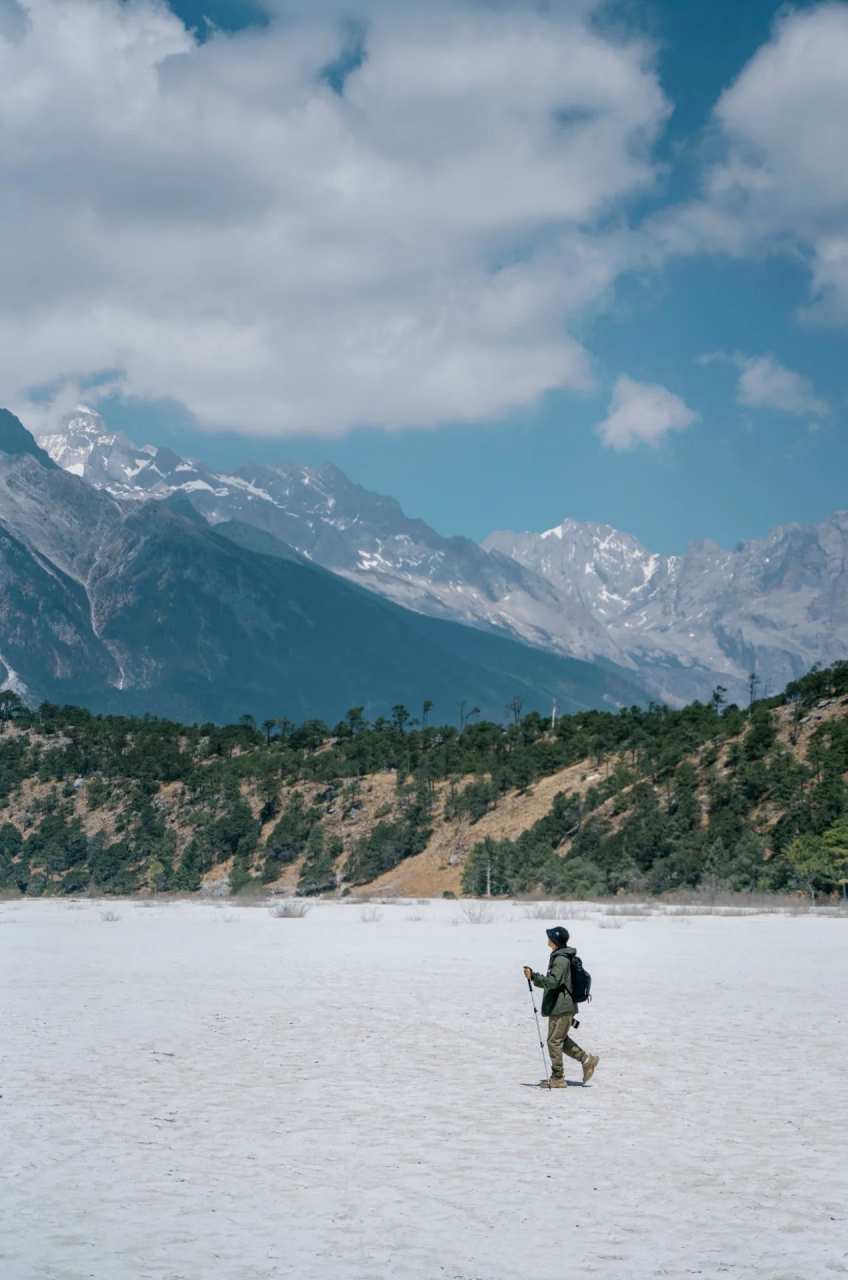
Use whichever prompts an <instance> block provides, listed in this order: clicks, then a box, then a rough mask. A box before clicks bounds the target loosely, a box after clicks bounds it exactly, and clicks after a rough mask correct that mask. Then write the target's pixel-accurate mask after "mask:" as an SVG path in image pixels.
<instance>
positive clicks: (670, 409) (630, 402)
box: [595, 376, 698, 450]
mask: <svg viewBox="0 0 848 1280" xmlns="http://www.w3.org/2000/svg"><path fill="white" fill-rule="evenodd" d="M697 417H698V415H697V413H695V412H694V410H692V409H690V408H689V407H688V405H687V404H686V403H685V402H684V401H683V400H681V398H680V396H676V395H675V394H674V392H673V391H669V390H668V388H667V387H660V386H652V385H651V384H649V383H646V382H634V381H633V379H632V378H628V377H626V376H622V377H620V378H619V379H618V382H616V384H615V387H614V388H613V393H612V399H611V401H610V407H609V412H608V414H607V416H606V418H605V419H604V421H603V422H601V423H599V425H598V426H597V427H596V428H595V430H596V432H597V433H598V435H599V436H600V437H601V440H602V441H603V442H604V444H605V445H607V446H608V447H609V448H611V449H618V450H623V449H633V448H635V447H636V445H638V444H649V445H658V444H659V442H660V440H662V438H663V436H665V435H666V434H667V433H668V432H669V431H682V430H683V429H684V428H685V427H688V426H691V424H692V423H693V422H694V421H695V420H696V419H697Z"/></svg>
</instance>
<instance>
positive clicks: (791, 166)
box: [658, 3, 848, 322]
mask: <svg viewBox="0 0 848 1280" xmlns="http://www.w3.org/2000/svg"><path fill="white" fill-rule="evenodd" d="M846 68H848V5H846V4H841V3H827V4H823V5H820V6H818V7H817V8H815V9H812V10H809V9H807V10H794V11H783V12H782V14H781V16H780V17H779V18H778V20H777V21H776V23H775V26H774V30H773V32H772V36H771V39H770V40H769V41H768V42H767V43H766V44H764V45H763V46H762V47H761V48H760V49H759V50H758V51H757V53H756V54H755V55H754V57H753V58H751V60H750V61H749V62H748V64H747V66H746V67H745V68H744V69H743V71H742V73H741V74H740V76H739V77H738V79H737V80H736V81H735V83H734V84H732V85H731V86H730V87H729V88H728V89H727V90H725V92H724V93H723V94H722V96H721V98H720V99H719V102H718V104H717V106H716V109H715V113H714V122H715V129H716V139H715V141H716V142H717V143H718V144H719V145H720V146H721V147H722V148H723V150H724V156H723V158H722V159H721V160H720V161H719V162H718V163H715V164H714V165H712V166H711V167H710V168H709V170H708V172H707V174H706V179H705V185H704V193H703V198H702V199H699V200H697V201H695V202H694V203H692V204H690V205H689V206H688V207H686V208H683V209H681V210H678V211H675V212H673V213H671V214H668V215H665V216H664V217H662V218H661V219H659V220H658V227H659V229H660V230H661V234H662V236H663V238H664V239H665V242H666V244H667V246H669V247H670V248H672V249H673V250H676V251H682V252H693V251H701V250H705V249H706V250H720V251H724V252H729V253H731V254H735V255H749V254H756V253H762V252H787V253H789V254H791V255H792V256H793V257H795V258H797V257H798V256H799V255H800V256H802V257H803V258H804V259H805V260H806V261H807V262H808V264H809V267H810V271H811V286H812V299H813V306H812V308H811V311H810V314H811V315H814V316H816V317H817V318H818V319H820V320H823V321H830V322H842V321H845V320H848V165H846V163H845V157H846V155H848V74H846Z"/></svg>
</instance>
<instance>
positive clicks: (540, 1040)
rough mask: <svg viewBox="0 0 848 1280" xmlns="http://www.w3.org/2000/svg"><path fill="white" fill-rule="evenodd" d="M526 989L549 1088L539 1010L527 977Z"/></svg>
mask: <svg viewBox="0 0 848 1280" xmlns="http://www.w3.org/2000/svg"><path fill="white" fill-rule="evenodd" d="M527 990H528V991H529V992H530V999H531V1000H532V1002H533V1016H534V1017H535V1019H536V1030H537V1031H538V1033H539V1048H540V1049H541V1050H542V1070H543V1071H544V1073H545V1078H546V1079H547V1082H548V1089H549V1090H550V1087H551V1077H550V1075H549V1073H548V1063H547V1059H546V1058H545V1045H544V1041H543V1040H542V1028H541V1027H540V1026H539V1010H538V1009H537V1008H536V997H535V996H534V995H533V983H532V982H531V981H530V979H529V978H528V979H527Z"/></svg>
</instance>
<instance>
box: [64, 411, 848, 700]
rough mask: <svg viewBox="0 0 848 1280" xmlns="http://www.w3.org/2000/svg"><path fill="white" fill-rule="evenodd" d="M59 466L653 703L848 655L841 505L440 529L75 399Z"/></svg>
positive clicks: (338, 485)
mask: <svg viewBox="0 0 848 1280" xmlns="http://www.w3.org/2000/svg"><path fill="white" fill-rule="evenodd" d="M40 443H41V445H42V446H43V448H44V449H45V450H46V451H47V452H48V453H49V455H50V456H51V458H53V459H54V461H55V462H57V463H58V464H59V465H60V466H62V467H64V468H65V469H66V470H71V471H73V472H74V474H76V475H79V476H82V477H83V478H84V479H85V480H87V481H88V482H89V483H91V484H93V485H94V486H96V487H98V488H103V489H107V490H108V491H109V492H110V493H111V494H112V495H113V496H115V497H119V498H165V497H168V496H169V495H171V494H174V493H177V492H180V491H181V492H183V493H185V494H186V495H187V496H188V498H189V499H190V501H191V502H192V504H193V505H194V507H195V508H196V509H197V510H199V511H200V512H201V513H202V514H203V515H204V516H205V518H206V519H207V520H208V521H209V522H210V523H211V524H213V525H214V524H216V523H219V522H221V521H227V520H237V521H241V522H242V523H243V524H248V525H254V526H255V527H257V528H259V529H262V530H264V531H265V532H266V533H268V534H271V535H273V536H274V537H276V538H278V539H281V540H282V541H284V542H286V543H288V544H289V545H290V546H292V547H294V548H295V549H296V550H297V551H299V552H300V553H302V554H303V555H305V556H307V557H308V558H309V559H311V560H312V561H313V562H314V563H316V564H319V565H321V566H323V567H324V568H327V569H330V570H332V571H333V572H335V573H338V574H341V575H342V576H344V577H347V578H350V579H352V580H354V581H356V582H358V583H360V584H361V585H363V586H366V587H368V588H369V589H370V590H372V591H376V592H378V593H379V594H381V595H384V596H387V597H389V598H390V599H393V600H395V601H397V602H398V603H399V604H403V605H405V606H406V607H408V608H410V609H413V610H415V611H417V612H420V613H425V614H430V615H432V616H435V617H442V618H450V619H454V620H456V621H461V622H464V623H467V624H470V625H472V626H476V627H482V628H485V629H489V630H505V631H507V632H509V633H510V634H511V635H513V636H514V637H517V638H519V639H521V640H523V641H524V642H525V643H528V644H531V645H534V646H536V647H538V648H544V649H548V650H552V651H554V652H558V653H562V654H568V655H572V656H575V657H579V658H588V659H593V660H598V659H600V660H606V661H609V662H613V663H615V664H616V665H617V666H620V667H625V668H629V669H630V670H631V671H632V672H633V673H634V675H637V676H638V678H639V679H640V680H641V682H642V683H643V684H644V685H645V687H646V688H647V689H648V690H649V691H650V692H651V693H652V694H653V695H654V696H655V697H658V698H660V699H663V700H668V701H672V702H681V701H688V700H690V699H692V698H696V697H699V698H707V697H709V695H710V693H711V691H712V689H713V688H714V687H715V685H716V684H717V683H721V684H723V685H725V686H726V687H727V689H728V694H729V696H731V697H733V698H736V699H742V698H744V697H745V691H746V684H747V678H748V675H749V674H750V672H752V671H754V672H756V674H757V675H758V677H759V679H760V682H761V685H760V690H761V692H764V691H765V690H766V689H771V690H772V691H775V690H777V689H779V688H781V687H782V686H783V685H784V684H785V683H786V682H787V681H788V680H791V679H793V678H794V677H795V676H797V675H799V674H801V673H802V672H803V671H806V670H808V669H809V668H810V666H812V665H813V663H815V662H822V663H828V662H831V661H834V660H835V659H837V658H843V657H844V658H848V573H847V572H846V562H847V559H848V514H846V513H838V514H836V515H834V516H831V517H830V518H829V519H828V520H825V521H823V522H822V524H821V525H819V526H817V527H815V528H814V527H812V526H802V525H787V526H785V527H781V528H777V529H774V530H772V532H771V533H770V534H769V535H768V537H766V538H765V539H762V540H761V541H753V542H746V543H742V544H740V545H739V546H738V547H736V548H735V549H734V550H733V551H723V550H721V549H720V548H719V547H718V546H716V545H715V544H714V543H711V542H698V543H693V544H692V545H691V546H690V547H689V549H688V550H687V551H686V553H685V554H684V555H682V556H669V555H660V554H655V553H652V552H650V551H648V550H646V548H645V547H643V546H642V545H641V543H639V542H638V540H637V539H636V538H634V537H631V536H630V535H629V534H626V533H620V532H618V531H617V530H615V529H612V528H610V527H609V526H606V525H596V524H591V523H585V524H581V523H580V522H578V521H576V520H564V521H563V523H562V524H561V525H558V526H557V527H556V528H554V529H550V530H548V531H547V532H546V533H542V534H536V533H513V532H510V531H501V532H496V533H492V534H491V535H490V536H489V537H488V538H486V540H485V541H484V543H483V544H482V546H478V545H477V544H476V543H474V542H472V541H471V540H470V539H468V538H461V537H455V538H445V537H442V535H440V534H438V533H437V532H436V531H435V530H434V529H431V528H430V526H429V525H427V524H425V523H424V522H423V521H421V520H414V519H410V518H409V517H407V516H406V515H405V514H404V512H403V511H402V509H401V507H400V505H399V504H398V503H397V502H396V501H395V499H394V498H390V497H384V496H381V495H379V494H376V493H371V492H369V491H368V490H367V489H363V488H362V487H361V486H360V485H357V484H354V483H352V482H351V481H350V480H349V479H348V478H347V477H346V476H345V475H344V474H343V473H342V472H341V471H339V470H338V469H337V468H336V467H334V466H331V465H329V464H327V465H324V466H321V467H303V466H298V465H295V464H293V463H286V464H283V465H275V466H259V465H256V464H254V463H247V464H245V465H244V466H241V467H239V468H237V470H235V471H234V472H215V471H212V470H210V468H208V467H206V466H205V465H204V464H203V463H202V462H198V461H196V460H193V459H182V458H179V457H177V455H176V454H175V453H173V452H172V451H171V450H169V449H156V448H154V447H153V446H150V445H145V446H143V447H138V446H136V445H135V444H133V443H132V441H130V440H128V439H127V438H126V437H125V436H123V435H121V434H120V433H116V432H112V431H110V430H109V428H108V427H107V426H106V424H105V423H104V422H103V420H102V418H100V416H99V415H98V414H96V413H94V412H92V411H91V410H89V409H80V410H79V411H78V412H77V413H76V414H74V415H72V416H70V417H69V418H68V419H66V420H65V421H64V422H63V423H62V425H61V427H60V429H59V430H57V431H56V432H55V433H53V434H51V435H47V436H42V437H41V438H40Z"/></svg>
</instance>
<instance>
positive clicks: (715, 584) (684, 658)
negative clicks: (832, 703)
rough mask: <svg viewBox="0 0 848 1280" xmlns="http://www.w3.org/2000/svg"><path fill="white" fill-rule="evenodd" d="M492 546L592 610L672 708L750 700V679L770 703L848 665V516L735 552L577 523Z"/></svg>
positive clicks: (505, 535) (495, 537) (790, 528)
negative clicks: (663, 544) (812, 676)
mask: <svg viewBox="0 0 848 1280" xmlns="http://www.w3.org/2000/svg"><path fill="white" fill-rule="evenodd" d="M483 545H484V547H486V548H487V549H489V550H492V551H495V550H497V551H500V552H501V553H502V554H503V555H508V556H511V557H512V558H513V559H515V560H517V561H518V563H519V564H521V565H523V566H524V567H525V568H528V569H532V570H534V571H535V572H536V573H539V574H540V575H542V576H544V577H545V578H547V579H548V581H549V582H550V583H551V584H552V585H553V586H554V587H555V588H556V590H557V592H558V594H559V595H560V597H561V599H563V600H569V601H572V600H573V601H575V602H577V603H579V604H580V605H581V606H583V607H584V608H586V609H587V610H589V611H590V612H591V613H592V615H593V617H595V618H596V619H597V620H598V621H600V622H603V624H604V626H605V627H606V628H607V631H608V634H609V636H610V637H611V639H613V640H614V641H615V643H616V645H617V647H618V648H619V649H620V650H621V651H622V652H623V653H626V654H627V655H628V657H629V658H630V659H632V661H633V662H635V663H636V665H637V666H638V667H639V668H640V669H642V670H643V671H644V672H646V673H647V674H648V681H649V684H650V686H651V687H652V688H654V689H658V690H659V691H662V690H663V686H664V690H665V693H666V695H667V696H669V697H671V698H681V697H686V698H689V697H696V696H698V697H702V698H703V697H705V696H707V695H708V693H709V689H708V687H707V686H708V685H710V684H715V682H716V680H717V679H720V680H721V683H723V684H725V685H726V686H727V687H728V689H729V690H730V691H731V693H732V695H733V696H734V697H736V698H739V697H741V696H742V695H743V689H744V684H745V680H746V678H747V676H748V675H749V674H750V673H751V672H754V673H755V674H756V675H757V676H758V678H759V680H760V687H759V691H760V693H763V694H764V693H765V692H766V691H767V690H770V691H771V692H772V693H774V692H776V691H777V690H779V689H781V688H783V686H784V685H785V684H786V683H787V682H788V681H790V680H792V679H794V678H795V677H797V676H798V675H800V674H802V673H803V672H804V671H808V670H809V669H810V667H811V666H812V665H813V663H815V662H820V663H823V664H827V663H830V662H833V661H835V660H837V659H841V658H848V569H846V566H848V512H837V513H836V514H835V515H832V516H829V517H828V518H827V519H826V520H823V521H822V523H821V524H819V525H817V526H811V525H799V524H790V525H785V526H780V527H778V528H775V529H772V530H771V532H770V533H769V534H768V536H767V537H765V538H763V539H761V540H755V541H749V542H741V543H740V544H739V545H738V546H737V547H735V548H734V549H733V550H732V551H723V550H721V548H720V547H718V546H716V544H715V543H714V542H693V543H692V544H691V545H690V546H689V548H688V549H687V550H686V552H685V553H684V554H683V555H682V556H666V555H656V554H654V553H652V552H650V551H647V550H646V549H645V548H644V547H643V546H642V545H641V543H640V542H638V541H637V539H636V538H633V537H631V536H630V535H629V534H623V533H618V532H617V531H616V530H615V529H612V528H610V527H609V526H608V525H596V524H580V523H579V522H578V521H576V520H564V521H563V523H562V524H561V525H557V526H556V528H554V529H549V530H547V532H545V533H541V534H533V533H518V534H516V533H512V532H498V533H493V534H490V535H489V537H488V538H487V539H486V540H485V542H484V543H483Z"/></svg>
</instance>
